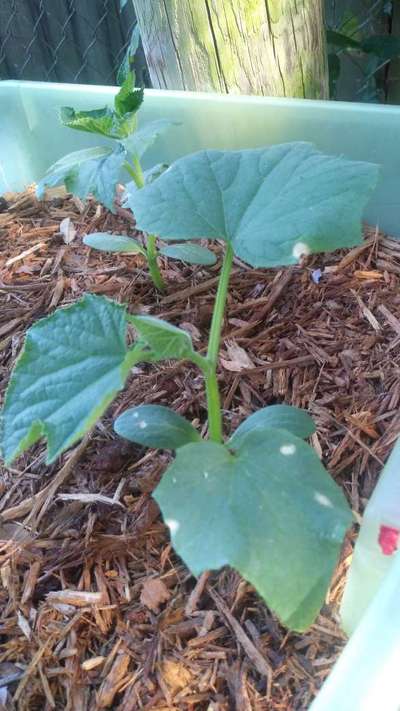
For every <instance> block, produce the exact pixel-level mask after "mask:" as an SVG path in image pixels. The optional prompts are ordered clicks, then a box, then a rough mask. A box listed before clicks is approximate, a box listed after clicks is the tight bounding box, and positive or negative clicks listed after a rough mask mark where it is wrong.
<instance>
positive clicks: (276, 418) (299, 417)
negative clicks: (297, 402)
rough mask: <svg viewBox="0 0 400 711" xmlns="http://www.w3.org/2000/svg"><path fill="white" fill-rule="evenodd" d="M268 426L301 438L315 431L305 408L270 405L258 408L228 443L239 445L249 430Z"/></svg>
mask: <svg viewBox="0 0 400 711" xmlns="http://www.w3.org/2000/svg"><path fill="white" fill-rule="evenodd" d="M268 427H274V428H276V429H279V430H287V431H288V432H291V433H292V434H293V435H295V436H296V437H301V439H305V438H306V437H310V436H311V435H312V434H313V433H314V432H315V425H314V422H313V420H312V419H311V417H310V415H309V414H308V413H307V412H306V411H305V410H300V409H299V408H298V407H291V406H290V405H270V406H269V407H263V408H262V409H261V410H257V412H254V413H253V414H252V415H250V417H248V418H247V419H246V420H244V421H243V422H242V423H241V424H240V425H239V427H238V428H237V430H236V431H235V432H234V433H233V435H232V437H231V438H230V440H229V443H228V445H229V446H230V447H237V446H239V444H240V442H242V441H243V439H244V438H245V437H246V436H247V433H248V432H254V431H255V430H265V429H266V428H268Z"/></svg>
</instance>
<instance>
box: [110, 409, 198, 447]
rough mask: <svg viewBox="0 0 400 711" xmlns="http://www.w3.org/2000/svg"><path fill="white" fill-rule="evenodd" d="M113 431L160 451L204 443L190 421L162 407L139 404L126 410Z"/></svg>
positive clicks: (116, 421) (118, 418)
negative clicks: (191, 443)
mask: <svg viewBox="0 0 400 711" xmlns="http://www.w3.org/2000/svg"><path fill="white" fill-rule="evenodd" d="M114 430H115V431H116V433H117V434H118V435H120V437H125V439H129V440H130V441H131V442H135V443H136V444H141V445H143V446H144V447H154V448H159V449H178V448H179V447H183V446H184V445H185V444H190V442H200V441H201V437H200V434H199V433H198V432H197V431H196V430H195V428H194V427H193V425H191V423H190V422H188V421H187V420H185V418H184V417H182V416H181V415H178V414H177V413H176V412H174V411H173V410H170V409H169V407H163V406H162V405H139V407H133V408H131V409H129V410H125V412H123V413H122V415H120V416H119V417H117V419H116V420H115V422H114Z"/></svg>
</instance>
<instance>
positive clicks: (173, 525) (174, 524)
mask: <svg viewBox="0 0 400 711" xmlns="http://www.w3.org/2000/svg"><path fill="white" fill-rule="evenodd" d="M165 523H166V524H167V526H168V528H169V530H170V531H171V534H172V535H174V533H177V532H178V531H179V526H180V524H179V523H178V521H175V519H174V518H168V519H167V520H166V522H165Z"/></svg>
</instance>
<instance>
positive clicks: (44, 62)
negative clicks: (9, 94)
mask: <svg viewBox="0 0 400 711" xmlns="http://www.w3.org/2000/svg"><path fill="white" fill-rule="evenodd" d="M135 24H136V20H135V14H134V9H133V3H132V2H127V3H125V5H124V8H123V9H121V6H120V0H0V79H29V80H37V81H59V82H77V83H82V84H116V73H117V71H118V68H119V66H120V64H121V62H122V60H123V58H124V55H125V52H126V50H127V47H128V45H129V40H130V37H131V34H132V31H133V28H134V27H135ZM135 61H136V64H137V66H136V67H135V69H136V71H137V74H138V79H140V81H141V83H143V84H148V80H147V72H146V64H145V60H144V56H143V52H142V51H141V50H140V49H139V51H138V54H137V57H136V60H135Z"/></svg>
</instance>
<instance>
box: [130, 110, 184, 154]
mask: <svg viewBox="0 0 400 711" xmlns="http://www.w3.org/2000/svg"><path fill="white" fill-rule="evenodd" d="M172 126H179V123H177V122H176V121H169V120H168V119H157V121H150V123H147V124H146V125H145V126H142V128H138V129H137V131H135V133H132V134H131V135H130V136H129V137H128V138H126V139H125V141H124V145H125V148H126V149H127V151H128V152H129V153H132V154H133V155H135V156H136V157H137V158H141V157H142V155H143V154H144V153H145V152H146V151H147V150H148V148H150V146H152V145H153V143H154V142H155V141H156V139H157V138H158V137H159V136H162V134H163V133H165V132H166V131H168V130H169V129H170V128H171V127H172Z"/></svg>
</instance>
